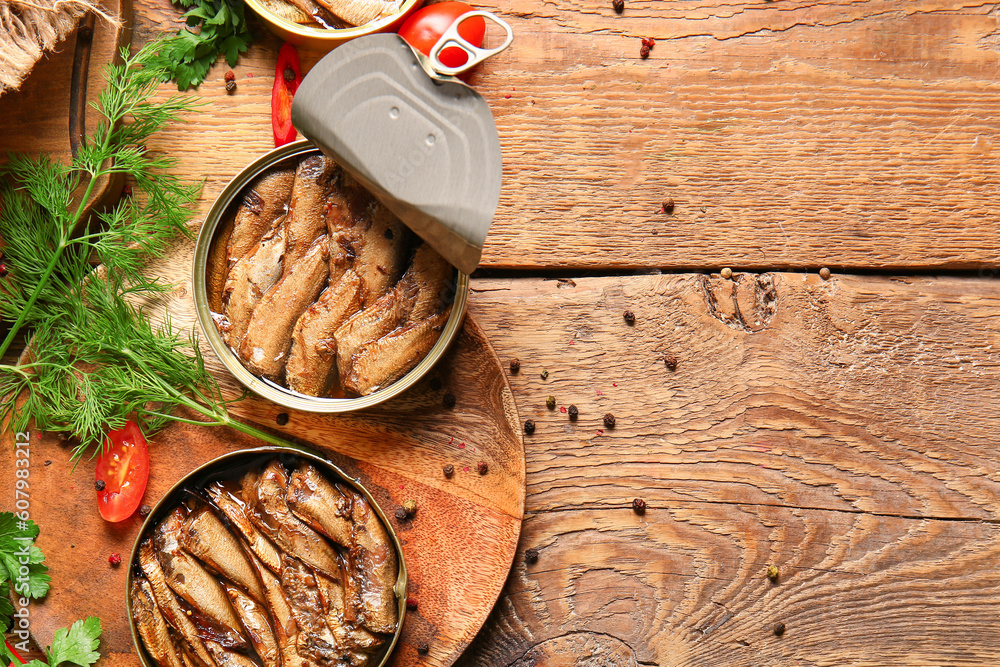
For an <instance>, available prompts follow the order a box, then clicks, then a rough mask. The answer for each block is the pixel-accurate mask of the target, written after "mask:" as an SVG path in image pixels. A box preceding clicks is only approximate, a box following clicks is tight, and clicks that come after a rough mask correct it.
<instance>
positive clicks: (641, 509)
mask: <svg viewBox="0 0 1000 667" xmlns="http://www.w3.org/2000/svg"><path fill="white" fill-rule="evenodd" d="M632 511H634V512H635V513H636V514H645V513H646V501H645V500H643V499H642V498H636V499H634V500H633V501H632Z"/></svg>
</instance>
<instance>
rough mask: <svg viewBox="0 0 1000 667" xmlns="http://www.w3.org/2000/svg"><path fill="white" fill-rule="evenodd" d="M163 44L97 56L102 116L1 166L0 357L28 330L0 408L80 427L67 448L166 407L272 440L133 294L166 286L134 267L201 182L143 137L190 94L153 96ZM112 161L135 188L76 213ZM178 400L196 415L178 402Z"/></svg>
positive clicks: (6, 415)
mask: <svg viewBox="0 0 1000 667" xmlns="http://www.w3.org/2000/svg"><path fill="white" fill-rule="evenodd" d="M164 48H165V47H164V42H163V41H159V42H152V43H150V44H148V45H146V46H145V47H143V48H142V49H141V50H139V51H138V52H137V53H135V54H131V55H130V54H129V53H128V51H127V50H123V56H124V62H123V63H122V64H121V65H111V66H109V67H108V68H107V70H106V79H107V85H106V87H105V89H104V90H103V91H102V93H101V95H100V97H99V99H98V101H97V103H96V105H95V106H96V108H97V109H98V111H100V112H101V114H102V115H103V117H104V120H103V122H102V123H101V124H100V125H99V126H98V128H97V129H96V130H95V131H94V133H93V134H92V135H90V136H89V137H88V138H87V139H86V140H85V141H84V142H82V144H81V149H80V150H79V151H78V153H77V155H76V157H75V158H74V159H73V161H72V163H71V164H69V165H66V164H63V163H60V162H57V161H54V160H52V159H51V158H49V157H47V156H44V155H43V156H39V157H37V158H30V157H27V156H23V155H15V156H11V157H10V159H9V160H8V162H7V163H6V164H5V165H4V166H3V167H0V177H2V178H0V239H3V242H4V244H5V247H4V261H5V262H6V263H7V264H8V266H9V267H11V268H10V273H8V275H7V276H6V277H5V278H3V279H0V316H2V317H3V318H4V319H5V320H7V321H9V322H11V323H12V324H11V327H10V330H9V331H8V333H7V335H6V337H5V338H4V339H3V341H2V342H0V356H2V355H3V354H5V353H6V352H7V350H8V349H9V348H10V345H11V344H12V342H13V341H14V340H15V339H16V338H17V337H18V334H19V332H22V331H25V332H27V333H29V334H30V336H31V339H30V344H29V349H28V353H27V354H26V355H25V358H24V359H22V362H21V363H19V364H17V365H0V397H2V398H0V420H2V421H3V422H6V421H7V420H8V419H9V420H11V425H12V426H13V428H14V429H15V430H25V429H27V428H28V426H29V424H33V425H34V427H35V428H38V429H41V430H44V431H54V432H60V433H63V434H64V435H66V436H67V437H73V438H77V439H78V444H77V445H76V447H75V450H74V458H78V457H80V456H82V455H83V454H85V453H87V452H88V451H89V452H91V453H92V454H95V453H97V452H98V451H100V447H101V446H102V443H103V440H104V434H105V433H106V431H107V430H109V429H116V428H120V427H121V426H122V425H123V424H124V422H125V421H126V420H127V419H130V418H135V419H138V420H139V422H140V426H141V427H142V428H143V430H144V431H145V432H147V433H150V432H152V431H155V430H156V429H158V428H160V427H162V426H163V425H164V424H165V423H166V422H167V421H168V420H179V421H196V422H197V423H200V424H208V425H228V426H232V427H234V428H237V429H238V430H241V431H243V432H245V433H249V434H251V435H254V436H256V437H258V438H261V439H263V440H265V441H268V442H281V441H280V440H279V439H276V438H275V437H274V436H271V435H269V434H267V433H263V432H261V431H258V430H257V429H254V428H252V427H250V426H247V425H245V424H242V423H239V422H236V421H234V420H232V419H231V418H230V416H229V414H228V410H227V406H228V404H229V402H230V401H227V400H225V399H224V397H223V396H222V393H221V391H220V390H219V387H218V385H217V384H216V382H215V380H214V379H213V378H212V377H211V375H210V374H209V373H208V372H207V371H206V369H205V364H204V360H203V359H202V356H201V353H200V351H199V348H198V344H197V341H196V340H195V338H194V335H193V333H192V334H190V335H187V336H183V335H181V334H180V333H179V332H177V331H176V330H175V329H174V328H173V327H172V325H171V323H170V322H169V320H167V321H165V322H163V323H162V324H160V325H159V326H154V325H153V323H152V322H151V321H150V320H149V319H148V318H147V316H146V313H145V312H144V311H143V309H142V308H141V307H140V306H137V305H135V304H136V303H137V302H141V301H149V300H150V299H154V300H155V298H156V297H157V295H159V294H162V293H164V292H166V291H168V290H169V289H170V286H169V285H166V284H164V283H161V282H160V281H159V280H158V279H156V278H151V277H148V276H144V275H143V274H142V272H141V269H142V267H143V265H144V263H145V262H146V261H147V260H148V259H149V258H150V257H153V256H156V255H159V254H162V252H163V251H164V250H165V249H166V248H167V247H168V246H169V244H170V243H171V242H172V241H173V240H174V239H175V238H176V237H177V235H179V234H186V235H189V236H190V230H189V229H188V227H187V222H188V220H189V218H190V216H191V210H192V208H193V206H194V204H195V202H196V200H197V198H198V194H199V191H200V186H199V185H198V184H185V183H182V182H181V181H180V180H179V179H178V178H177V177H176V176H175V175H173V174H171V173H170V172H169V169H170V168H171V167H172V166H174V160H172V159H170V158H168V157H165V156H162V155H152V154H150V153H148V152H147V151H146V149H145V147H144V144H145V141H146V140H147V139H148V138H149V137H150V136H151V135H152V134H154V133H155V132H157V131H159V130H160V129H162V128H163V127H164V126H166V125H167V124H168V123H170V122H172V121H174V120H176V119H177V118H178V116H179V115H180V114H181V113H183V112H186V111H190V110H192V109H193V107H194V106H195V103H194V102H193V101H192V99H191V98H189V97H182V96H173V97H171V98H169V99H167V100H165V101H156V102H154V101H151V98H152V95H153V93H154V92H155V90H156V87H157V84H158V83H159V82H160V81H162V79H163V76H164V71H163V68H162V67H160V66H157V65H156V62H157V58H156V54H157V53H160V52H162V50H163V49H164ZM114 173H123V174H126V175H127V176H129V177H131V179H132V180H134V182H135V184H136V185H135V188H134V195H133V196H132V197H127V198H124V199H123V200H122V201H121V202H119V203H118V204H117V205H115V206H113V207H111V208H110V209H108V210H106V211H104V212H101V213H99V214H98V215H97V218H98V220H97V222H96V224H89V225H86V226H84V225H83V223H84V222H85V220H84V217H85V215H86V214H87V202H88V201H89V199H90V197H91V195H92V194H93V190H94V187H95V186H96V184H97V182H98V181H99V180H100V179H101V178H102V177H104V176H107V175H110V174H114ZM95 261H96V262H98V263H99V267H100V268H99V269H97V270H94V268H93V267H94V263H95ZM180 407H186V408H188V409H190V410H193V411H194V412H196V413H197V414H199V415H201V416H202V417H203V418H205V419H204V420H201V419H199V420H192V419H190V418H188V417H184V416H181V415H178V414H175V411H176V410H177V409H178V408H180Z"/></svg>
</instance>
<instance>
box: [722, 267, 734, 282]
mask: <svg viewBox="0 0 1000 667" xmlns="http://www.w3.org/2000/svg"><path fill="white" fill-rule="evenodd" d="M720 273H721V274H722V277H723V278H725V279H726V280H729V279H730V278H732V277H733V270H732V269H730V268H729V267H728V266H727V267H725V268H724V269H722V271H720Z"/></svg>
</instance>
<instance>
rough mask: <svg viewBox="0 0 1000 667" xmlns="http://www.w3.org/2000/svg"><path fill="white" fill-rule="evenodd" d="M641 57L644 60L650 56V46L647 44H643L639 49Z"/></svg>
mask: <svg viewBox="0 0 1000 667" xmlns="http://www.w3.org/2000/svg"><path fill="white" fill-rule="evenodd" d="M639 57H640V58H642V59H643V60H645V59H646V58H648V57H649V47H648V46H646V45H645V44H643V45H642V47H641V48H640V49H639Z"/></svg>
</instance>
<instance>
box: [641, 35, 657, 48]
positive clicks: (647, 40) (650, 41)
mask: <svg viewBox="0 0 1000 667" xmlns="http://www.w3.org/2000/svg"><path fill="white" fill-rule="evenodd" d="M642 45H643V46H648V47H649V48H653V47H654V46H656V40H655V39H653V38H652V37H643V38H642Z"/></svg>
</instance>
